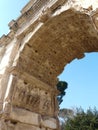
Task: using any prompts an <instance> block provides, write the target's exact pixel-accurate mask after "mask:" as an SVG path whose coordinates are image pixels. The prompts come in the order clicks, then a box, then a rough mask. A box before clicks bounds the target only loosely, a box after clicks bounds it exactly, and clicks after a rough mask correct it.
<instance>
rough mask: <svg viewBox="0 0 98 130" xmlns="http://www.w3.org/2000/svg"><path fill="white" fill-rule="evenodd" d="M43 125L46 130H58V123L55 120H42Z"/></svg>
mask: <svg viewBox="0 0 98 130" xmlns="http://www.w3.org/2000/svg"><path fill="white" fill-rule="evenodd" d="M41 125H42V126H43V127H45V128H50V129H57V121H56V119H54V118H47V119H42V120H41Z"/></svg>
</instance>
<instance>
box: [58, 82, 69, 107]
mask: <svg viewBox="0 0 98 130" xmlns="http://www.w3.org/2000/svg"><path fill="white" fill-rule="evenodd" d="M67 86H68V84H67V82H65V81H59V82H58V83H57V89H58V90H59V92H60V93H59V94H58V96H57V100H58V103H59V105H60V104H61V103H62V101H63V97H64V96H65V94H66V92H65V89H67Z"/></svg>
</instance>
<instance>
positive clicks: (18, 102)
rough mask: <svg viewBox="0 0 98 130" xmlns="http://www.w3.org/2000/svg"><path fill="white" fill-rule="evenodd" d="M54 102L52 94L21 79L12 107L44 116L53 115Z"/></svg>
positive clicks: (16, 87)
mask: <svg viewBox="0 0 98 130" xmlns="http://www.w3.org/2000/svg"><path fill="white" fill-rule="evenodd" d="M54 101H55V100H53V98H52V94H51V92H48V91H46V90H44V89H41V88H40V87H38V86H35V85H34V84H30V83H27V82H24V81H23V80H21V79H19V80H18V82H17V83H16V86H15V90H14V93H13V98H12V105H13V106H17V107H19V108H24V109H27V110H30V111H32V112H37V113H41V114H43V115H44V114H45V115H47V114H49V115H52V113H53V112H54V107H53V102H54ZM47 111H48V113H47Z"/></svg>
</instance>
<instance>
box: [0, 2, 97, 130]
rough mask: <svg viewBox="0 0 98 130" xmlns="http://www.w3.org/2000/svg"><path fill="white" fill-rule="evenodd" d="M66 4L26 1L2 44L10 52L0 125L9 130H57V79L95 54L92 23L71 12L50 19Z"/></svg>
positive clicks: (0, 99) (4, 75) (0, 95)
mask: <svg viewBox="0 0 98 130" xmlns="http://www.w3.org/2000/svg"><path fill="white" fill-rule="evenodd" d="M65 1H66V0H62V1H61V0H60V1H59V0H58V1H55V0H54V1H53V2H52V1H46V0H45V1H44V2H43V1H38V2H35V3H33V5H32V4H31V5H30V6H29V4H30V3H32V1H30V3H29V4H28V5H27V6H26V8H24V9H23V10H22V16H21V17H19V19H17V21H15V20H12V21H11V22H10V23H9V26H10V29H11V31H10V33H9V34H8V35H7V36H5V35H4V36H3V37H2V38H1V39H0V44H1V47H2V46H3V45H4V47H6V52H7V51H8V52H9V57H8V63H7V64H6V66H5V68H4V73H2V75H0V78H1V82H0V85H1V88H0V90H2V91H1V92H0V104H1V106H0V111H1V114H0V119H1V118H3V119H4V123H5V124H6V125H7V127H8V129H10V127H12V128H11V129H13V130H14V129H15V130H20V129H24V130H25V129H26V130H27V129H32V130H41V129H43V130H46V129H47V130H58V129H59V124H58V119H57V116H58V102H57V99H56V96H57V94H58V91H57V89H56V84H57V82H58V79H57V76H58V75H59V74H60V73H61V72H62V71H63V69H64V66H66V65H67V64H68V63H70V62H71V61H72V60H73V59H75V58H78V59H80V58H83V57H84V53H85V52H97V51H98V37H97V30H96V29H95V27H94V23H93V17H91V16H89V15H87V14H85V13H82V12H79V11H76V10H73V9H68V10H66V11H63V12H61V13H60V14H59V15H55V16H54V13H55V12H56V11H57V10H59V8H61V6H62V5H64V4H65V3H66V2H65ZM28 6H29V7H28ZM43 7H44V9H45V10H43ZM45 11H46V12H45ZM40 12H41V13H42V15H41V13H40ZM36 14H37V16H36ZM40 15H41V16H40ZM35 16H36V17H35ZM95 18H96V17H95ZM34 20H35V21H34ZM37 25H39V27H38V26H37ZM10 45H11V47H10ZM2 55H4V54H2ZM6 55H7V54H6ZM33 117H34V118H33Z"/></svg>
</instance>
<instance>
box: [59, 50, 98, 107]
mask: <svg viewBox="0 0 98 130" xmlns="http://www.w3.org/2000/svg"><path fill="white" fill-rule="evenodd" d="M85 55H86V56H85V58H83V59H81V60H77V59H75V60H74V61H72V62H71V63H70V64H69V65H67V66H66V67H65V69H64V71H63V73H62V74H61V75H59V77H58V78H59V80H63V81H64V80H66V81H67V82H68V89H67V90H66V95H65V97H64V98H63V99H64V100H63V102H62V104H61V105H60V107H61V108H68V109H69V108H71V109H73V108H76V107H78V108H79V107H80V106H81V107H82V108H83V109H84V110H87V109H88V108H89V107H91V108H94V107H97V106H98V103H97V98H98V96H97V95H98V94H97V89H98V88H97V86H98V80H97V75H98V69H97V66H98V53H94V52H93V53H86V54H85Z"/></svg>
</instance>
